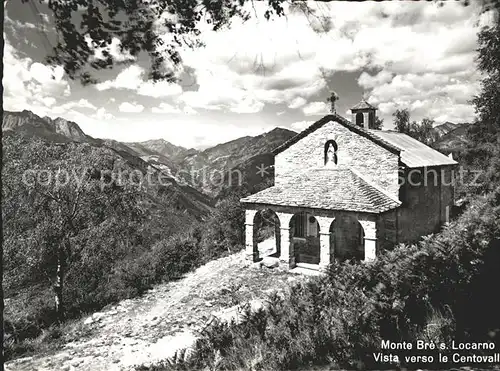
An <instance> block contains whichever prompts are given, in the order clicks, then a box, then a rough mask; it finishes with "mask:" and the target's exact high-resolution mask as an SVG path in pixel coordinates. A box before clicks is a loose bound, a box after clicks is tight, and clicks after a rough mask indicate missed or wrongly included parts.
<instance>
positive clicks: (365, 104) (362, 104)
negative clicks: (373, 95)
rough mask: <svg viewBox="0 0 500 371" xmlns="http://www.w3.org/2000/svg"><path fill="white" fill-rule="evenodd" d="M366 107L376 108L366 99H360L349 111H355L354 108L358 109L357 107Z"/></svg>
mask: <svg viewBox="0 0 500 371" xmlns="http://www.w3.org/2000/svg"><path fill="white" fill-rule="evenodd" d="M367 108H369V109H376V108H375V107H373V106H372V105H371V104H370V103H368V102H367V101H365V100H362V101H361V102H359V103H358V104H356V105H355V106H354V107H352V108H351V111H355V110H359V109H367Z"/></svg>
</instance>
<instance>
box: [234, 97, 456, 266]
mask: <svg viewBox="0 0 500 371" xmlns="http://www.w3.org/2000/svg"><path fill="white" fill-rule="evenodd" d="M351 111H352V114H353V117H352V122H350V121H348V120H347V119H345V118H343V117H342V116H340V115H337V114H335V113H334V114H331V115H328V116H325V117H323V118H322V119H320V120H319V121H317V122H315V123H314V124H312V125H311V126H310V127H308V128H307V129H305V130H304V131H302V132H301V133H299V134H297V135H296V136H295V137H293V138H291V139H290V140H289V141H287V142H285V143H284V144H283V145H281V146H280V147H278V148H276V149H275V151H274V155H275V165H274V166H275V169H274V170H275V180H274V186H272V187H270V188H267V189H265V190H263V191H260V192H258V193H255V194H252V195H250V196H248V197H245V198H243V199H241V200H240V201H241V203H242V205H243V206H244V208H245V228H246V229H245V236H246V255H247V258H248V259H249V260H250V261H253V262H258V261H260V260H261V259H263V258H264V257H265V256H266V253H263V252H262V251H261V249H259V245H260V244H262V242H263V241H262V237H261V236H260V235H259V228H260V227H262V225H263V223H262V220H263V219H262V215H263V214H266V215H267V216H269V215H274V222H273V223H272V224H273V228H274V237H273V238H270V240H268V241H267V243H268V244H269V243H271V244H272V245H273V249H272V250H271V252H270V253H269V255H270V256H273V257H277V258H279V264H280V266H282V267H285V268H290V269H292V268H295V267H302V268H308V269H314V270H323V269H325V268H326V267H327V266H328V265H329V264H330V263H332V262H333V261H334V260H346V259H349V260H360V261H372V260H374V259H376V256H377V254H378V253H379V252H380V251H382V250H383V249H390V248H391V247H393V246H394V245H396V244H398V243H401V242H412V241H416V240H418V239H419V238H420V237H421V236H423V235H426V234H429V233H433V232H435V231H437V230H439V229H440V228H441V226H442V225H443V224H444V223H446V222H447V221H448V220H449V213H450V209H451V207H452V206H453V202H454V186H453V179H452V178H453V174H452V172H453V168H454V167H455V166H456V165H457V163H456V162H455V161H453V160H452V159H450V158H449V157H447V156H445V155H443V154H441V153H439V152H437V151H435V150H433V149H431V148H430V147H428V146H426V145H424V144H423V143H421V142H419V141H417V140H415V139H413V138H411V137H409V136H407V135H405V134H402V133H398V132H393V131H383V130H376V129H374V127H375V119H376V109H375V108H374V107H372V106H371V105H370V104H368V103H367V102H365V101H362V102H360V103H359V104H357V105H356V106H355V107H353V108H352V109H351ZM267 219H269V217H267ZM264 224H265V223H264ZM268 224H269V223H268ZM271 234H272V233H271ZM268 235H269V234H268ZM264 242H265V241H264Z"/></svg>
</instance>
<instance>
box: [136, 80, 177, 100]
mask: <svg viewBox="0 0 500 371" xmlns="http://www.w3.org/2000/svg"><path fill="white" fill-rule="evenodd" d="M137 94H139V95H145V96H148V97H154V98H161V97H171V96H178V95H180V94H182V87H181V86H180V85H178V84H175V83H170V82H167V81H159V82H156V83H155V82H152V81H146V82H143V83H141V84H140V85H139V87H138V90H137Z"/></svg>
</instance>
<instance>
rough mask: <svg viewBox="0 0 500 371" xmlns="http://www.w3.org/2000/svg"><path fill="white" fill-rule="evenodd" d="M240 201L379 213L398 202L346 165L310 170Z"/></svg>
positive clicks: (393, 206)
mask: <svg viewBox="0 0 500 371" xmlns="http://www.w3.org/2000/svg"><path fill="white" fill-rule="evenodd" d="M241 202H242V203H248V204H268V205H279V206H296V207H308V208H313V209H323V210H346V211H356V212H367V213H381V212H384V211H387V210H391V209H394V208H396V207H398V206H399V205H400V204H401V203H400V202H399V201H397V200H395V199H393V198H391V197H389V196H388V195H387V194H385V193H384V192H381V191H380V190H379V189H377V188H376V187H375V186H373V185H371V184H370V183H368V182H367V181H366V180H364V179H362V178H361V177H359V176H358V175H356V174H355V173H354V172H353V171H351V170H350V169H349V168H346V167H337V168H319V169H312V170H309V171H308V172H306V173H303V174H300V175H298V176H297V177H295V178H293V179H292V180H290V181H289V182H287V183H284V184H279V185H275V186H273V187H270V188H267V189H265V190H263V191H261V192H258V193H255V194H253V195H250V196H248V197H245V198H243V199H241Z"/></svg>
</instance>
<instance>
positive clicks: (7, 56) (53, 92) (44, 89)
mask: <svg viewBox="0 0 500 371" xmlns="http://www.w3.org/2000/svg"><path fill="white" fill-rule="evenodd" d="M4 40H5V47H4V74H3V80H2V83H3V87H4V96H3V101H4V102H3V105H4V108H5V109H8V110H16V111H18V110H23V109H26V108H27V107H33V108H34V109H36V110H37V111H38V112H40V113H41V114H43V115H45V114H46V113H47V112H48V111H49V108H50V107H53V106H55V105H56V104H57V100H58V98H66V97H68V96H69V95H70V94H71V88H70V85H69V83H68V81H67V79H66V76H65V73H64V70H63V68H62V67H60V66H57V67H51V66H46V65H44V64H41V63H38V62H33V60H32V59H31V58H28V57H24V58H23V57H20V56H19V55H18V53H17V51H16V50H15V49H14V48H13V47H12V45H11V44H10V42H9V39H8V38H7V37H5V35H4Z"/></svg>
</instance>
